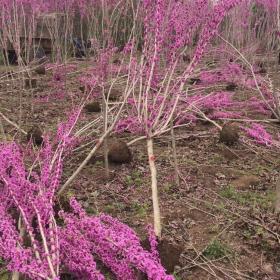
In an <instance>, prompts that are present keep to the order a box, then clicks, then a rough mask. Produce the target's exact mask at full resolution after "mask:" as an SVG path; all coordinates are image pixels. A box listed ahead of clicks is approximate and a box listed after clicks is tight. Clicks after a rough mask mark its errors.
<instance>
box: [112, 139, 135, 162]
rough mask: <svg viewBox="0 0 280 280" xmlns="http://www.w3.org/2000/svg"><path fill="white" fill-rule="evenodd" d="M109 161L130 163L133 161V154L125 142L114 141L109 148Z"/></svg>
mask: <svg viewBox="0 0 280 280" xmlns="http://www.w3.org/2000/svg"><path fill="white" fill-rule="evenodd" d="M108 159H109V161H110V162H111V163H117V164H122V163H130V162H131V161H132V154H131V151H130V149H129V147H128V146H127V144H126V143H125V142H123V141H120V140H114V142H112V144H111V145H110V147H109V152H108Z"/></svg>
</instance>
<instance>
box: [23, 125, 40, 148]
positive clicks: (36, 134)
mask: <svg viewBox="0 0 280 280" xmlns="http://www.w3.org/2000/svg"><path fill="white" fill-rule="evenodd" d="M27 140H28V141H30V140H32V142H33V144H34V145H37V146H40V145H42V143H43V141H44V139H43V131H42V129H41V128H40V127H39V126H33V127H32V128H31V129H30V130H29V131H28V133H27Z"/></svg>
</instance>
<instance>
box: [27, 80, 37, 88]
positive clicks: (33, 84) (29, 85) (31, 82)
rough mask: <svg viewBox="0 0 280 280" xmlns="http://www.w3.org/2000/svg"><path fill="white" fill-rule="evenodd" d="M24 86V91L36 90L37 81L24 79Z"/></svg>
mask: <svg viewBox="0 0 280 280" xmlns="http://www.w3.org/2000/svg"><path fill="white" fill-rule="evenodd" d="M24 86H25V88H26V89H30V88H36V87H37V79H33V78H27V79H25V84H24Z"/></svg>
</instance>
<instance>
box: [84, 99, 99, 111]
mask: <svg viewBox="0 0 280 280" xmlns="http://www.w3.org/2000/svg"><path fill="white" fill-rule="evenodd" d="M85 110H86V111H87V112H89V113H98V112H101V106H100V103H99V102H98V101H94V102H91V103H88V104H86V105H85Z"/></svg>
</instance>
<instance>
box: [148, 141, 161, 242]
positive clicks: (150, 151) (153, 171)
mask: <svg viewBox="0 0 280 280" xmlns="http://www.w3.org/2000/svg"><path fill="white" fill-rule="evenodd" d="M147 149H148V157H149V165H150V171H151V181H152V199H153V211H154V230H155V234H156V236H157V237H158V238H160V237H161V222H160V209H159V199H158V189H157V170H156V165H155V156H154V149H153V139H152V138H150V137H148V138H147Z"/></svg>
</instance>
